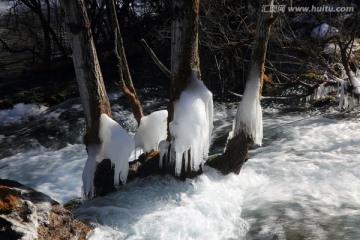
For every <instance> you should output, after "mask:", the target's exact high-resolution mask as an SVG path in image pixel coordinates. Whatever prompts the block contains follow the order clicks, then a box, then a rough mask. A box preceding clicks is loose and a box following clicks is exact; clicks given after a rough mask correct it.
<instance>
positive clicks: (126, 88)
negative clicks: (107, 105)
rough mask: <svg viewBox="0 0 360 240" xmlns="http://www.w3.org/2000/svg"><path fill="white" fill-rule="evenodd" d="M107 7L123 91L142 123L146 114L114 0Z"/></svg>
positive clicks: (138, 121) (108, 0)
mask: <svg viewBox="0 0 360 240" xmlns="http://www.w3.org/2000/svg"><path fill="white" fill-rule="evenodd" d="M107 7H108V11H109V14H110V23H111V25H112V29H113V30H114V32H115V36H116V37H115V41H116V44H115V46H116V49H115V52H116V54H117V59H118V73H119V86H120V88H121V90H122V91H123V93H124V94H125V95H126V96H127V97H128V99H129V101H130V106H131V110H132V112H133V114H134V116H135V119H136V121H137V123H138V125H140V121H141V118H142V117H143V116H144V114H143V110H142V107H141V105H140V101H139V99H138V97H137V95H136V91H135V88H134V84H133V82H132V79H131V74H130V70H129V66H128V63H127V60H126V54H125V49H124V44H123V39H122V36H121V31H120V26H119V22H118V19H117V14H116V9H115V2H114V0H107Z"/></svg>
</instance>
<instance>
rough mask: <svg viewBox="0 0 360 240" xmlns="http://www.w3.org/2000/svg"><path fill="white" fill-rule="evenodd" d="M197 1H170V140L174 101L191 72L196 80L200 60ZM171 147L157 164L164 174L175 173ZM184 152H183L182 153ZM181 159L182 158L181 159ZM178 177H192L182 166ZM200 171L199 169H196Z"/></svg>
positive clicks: (178, 96)
mask: <svg viewBox="0 0 360 240" xmlns="http://www.w3.org/2000/svg"><path fill="white" fill-rule="evenodd" d="M199 3H200V0H188V1H184V0H173V2H172V14H173V20H172V26H171V28H172V29H171V84H170V103H169V105H168V112H169V115H168V136H167V141H168V142H171V141H172V139H173V137H172V136H171V133H170V130H169V123H170V122H172V121H173V120H174V105H173V104H174V102H175V101H176V100H178V99H179V98H180V95H181V93H182V91H183V90H185V88H186V87H187V85H188V84H189V80H190V79H191V76H192V74H193V73H195V74H196V75H197V77H198V78H199V79H200V59H199V52H198V44H199V43H198V42H199V39H198V29H199ZM174 151H175V150H174V149H173V148H172V147H171V144H170V145H169V147H168V153H170V154H166V157H165V159H160V161H161V162H164V163H165V164H161V165H162V166H164V167H165V169H166V171H168V173H170V174H172V175H175V161H173V160H172V159H171V158H172V157H173V156H175V152H174ZM185 154H187V152H186V153H185ZM183 161H185V160H184V159H183ZM182 166H183V167H182V170H181V175H180V178H186V177H187V176H194V175H196V174H194V173H193V172H192V171H191V170H190V169H189V168H188V169H185V168H184V164H183V165H182ZM200 171H201V170H200Z"/></svg>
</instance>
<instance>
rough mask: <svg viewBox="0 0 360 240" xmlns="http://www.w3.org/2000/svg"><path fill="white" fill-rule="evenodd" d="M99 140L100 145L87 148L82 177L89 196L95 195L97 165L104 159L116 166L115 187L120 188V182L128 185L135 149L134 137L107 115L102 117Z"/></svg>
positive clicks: (86, 193)
mask: <svg viewBox="0 0 360 240" xmlns="http://www.w3.org/2000/svg"><path fill="white" fill-rule="evenodd" d="M99 138H100V141H101V144H100V145H89V146H87V151H88V159H87V161H86V164H85V167H84V171H83V175H82V179H83V184H84V193H85V195H87V196H88V195H91V194H93V180H94V173H95V170H96V166H97V164H98V163H99V162H100V161H102V160H103V159H110V160H111V162H112V164H114V165H115V173H114V185H115V186H118V185H119V183H120V180H121V182H122V183H126V180H127V175H128V171H129V157H130V155H131V152H132V150H133V149H134V148H135V143H134V140H133V139H132V137H131V136H130V135H129V134H128V133H127V132H126V131H125V130H124V129H123V128H122V127H121V126H120V125H119V124H118V123H117V122H115V121H114V120H112V119H111V118H110V117H108V116H107V115H106V114H101V116H100V130H99Z"/></svg>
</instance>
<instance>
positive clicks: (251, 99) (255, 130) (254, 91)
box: [229, 67, 263, 145]
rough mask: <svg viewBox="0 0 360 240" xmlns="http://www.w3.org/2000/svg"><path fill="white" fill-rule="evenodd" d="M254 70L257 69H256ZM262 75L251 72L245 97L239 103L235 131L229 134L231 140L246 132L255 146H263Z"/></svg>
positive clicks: (234, 125)
mask: <svg viewBox="0 0 360 240" xmlns="http://www.w3.org/2000/svg"><path fill="white" fill-rule="evenodd" d="M253 69H256V68H255V67H254V68H253ZM259 90H260V73H258V72H256V71H254V70H250V75H249V78H248V80H247V82H246V87H245V91H244V96H243V99H242V101H241V102H240V103H239V106H238V109H237V112H236V118H235V120H234V124H233V130H232V131H231V132H230V133H229V139H231V138H233V137H234V136H236V135H237V134H238V133H240V132H241V131H245V132H246V133H247V134H248V135H249V136H250V137H251V138H252V139H253V141H254V143H255V144H258V145H261V143H262V138H263V123H262V110H261V105H260V96H259Z"/></svg>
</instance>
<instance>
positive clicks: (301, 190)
mask: <svg viewBox="0 0 360 240" xmlns="http://www.w3.org/2000/svg"><path fill="white" fill-rule="evenodd" d="M147 91H148V94H149V95H151V94H152V93H153V92H155V91H157V90H156V89H149V90H147ZM143 94H145V93H143ZM145 95H146V94H145ZM110 98H111V100H112V108H113V112H114V118H115V119H116V120H117V121H118V122H119V123H120V124H121V125H122V126H123V127H124V128H125V129H126V130H128V131H130V132H134V131H135V126H136V123H135V120H134V118H133V117H132V115H131V113H130V112H129V111H127V110H125V109H124V107H123V106H127V105H126V100H125V99H124V97H123V96H122V95H121V94H120V95H116V94H112V95H111V96H110ZM142 99H144V100H143V104H144V106H145V112H147V113H149V112H151V111H152V110H154V109H159V108H160V109H164V108H165V106H166V102H165V101H164V100H162V99H160V98H158V99H155V100H154V99H152V98H150V97H149V98H146V97H144V96H142ZM236 106H237V104H235V103H216V104H215V115H214V118H215V121H214V126H215V128H214V133H213V146H212V148H211V153H218V152H221V151H222V149H223V146H224V142H225V141H226V137H227V133H228V132H229V130H230V129H231V120H232V119H233V117H234V115H235V110H236ZM280 112H281V111H279V110H278V109H277V108H274V107H267V108H265V110H264V129H265V131H264V137H265V139H264V144H263V146H262V147H260V148H256V149H253V150H251V151H250V155H251V159H250V160H249V161H248V162H246V163H245V165H244V166H243V168H242V170H241V173H240V174H239V175H234V174H230V175H228V176H223V175H221V174H219V173H218V172H217V171H215V170H213V169H210V168H205V173H204V174H202V175H201V176H199V177H197V178H195V179H188V180H186V181H178V180H175V179H174V178H172V177H170V176H165V177H161V176H153V177H148V178H146V179H138V180H135V181H134V182H131V183H129V184H127V185H125V186H123V187H120V189H119V190H118V191H117V192H115V193H113V194H111V195H109V196H107V197H103V198H97V199H94V200H92V201H88V202H85V203H84V204H83V205H82V206H81V207H80V208H78V209H77V210H75V211H74V214H75V215H76V216H77V217H79V218H81V219H83V220H85V221H89V222H91V223H92V224H93V225H94V226H95V230H94V233H93V235H92V236H91V237H90V239H264V240H267V239H351V240H352V239H360V148H359V147H358V146H359V144H360V131H359V130H358V129H359V127H360V123H358V122H357V119H356V118H354V117H351V118H342V117H337V118H334V117H324V116H318V117H311V118H307V119H304V118H306V117H307V116H310V115H311V114H312V113H310V112H301V113H299V112H296V113H286V114H284V113H280ZM334 115H336V113H334ZM332 116H333V115H332ZM0 117H1V119H0V177H1V178H8V179H14V180H17V181H20V182H22V183H24V184H26V185H28V186H30V187H34V188H36V189H38V190H40V191H43V192H45V193H47V194H48V195H50V196H51V197H52V198H54V199H55V200H57V201H59V202H61V203H65V202H67V201H68V200H71V199H73V198H75V197H79V196H80V193H81V185H82V183H81V173H82V168H83V166H84V164H85V160H86V151H85V148H84V146H83V145H82V144H81V136H82V135H83V132H84V127H83V126H84V120H83V118H82V112H81V107H80V103H79V100H77V99H74V100H71V101H67V102H66V103H64V104H62V105H60V106H58V107H55V108H51V109H47V108H45V107H41V108H38V107H37V106H36V105H17V106H16V108H15V109H13V110H11V111H1V112H0ZM297 120H299V121H297ZM294 121H295V122H294Z"/></svg>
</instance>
